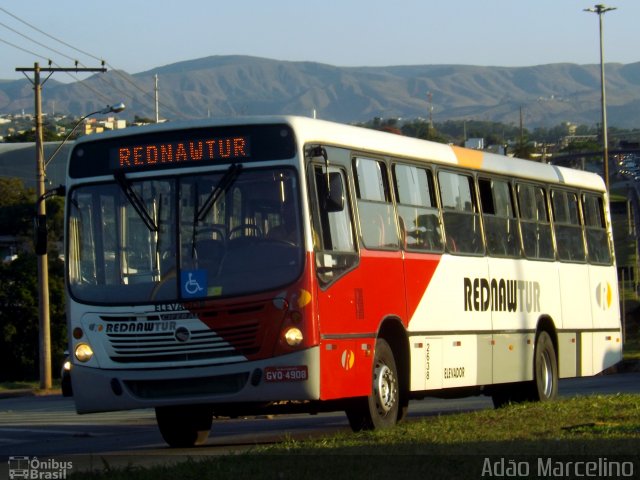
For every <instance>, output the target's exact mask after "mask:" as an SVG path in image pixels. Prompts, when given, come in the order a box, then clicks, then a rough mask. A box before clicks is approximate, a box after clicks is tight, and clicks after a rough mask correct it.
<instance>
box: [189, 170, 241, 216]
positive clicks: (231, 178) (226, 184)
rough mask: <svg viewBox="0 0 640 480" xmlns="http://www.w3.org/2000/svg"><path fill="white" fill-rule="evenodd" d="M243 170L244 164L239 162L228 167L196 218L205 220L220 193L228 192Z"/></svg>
mask: <svg viewBox="0 0 640 480" xmlns="http://www.w3.org/2000/svg"><path fill="white" fill-rule="evenodd" d="M241 172H242V165H239V164H237V163H234V164H232V165H231V166H230V167H229V168H228V169H227V171H226V172H225V174H224V175H223V176H222V178H221V179H220V180H219V181H218V183H217V184H216V186H215V187H214V189H213V190H211V193H210V194H209V196H208V197H207V199H206V200H205V201H204V203H203V204H202V207H200V209H199V210H198V214H197V216H196V220H197V221H198V222H201V221H203V220H204V217H206V216H207V213H209V210H211V207H213V205H214V204H215V203H216V201H217V200H218V198H220V195H222V194H223V193H227V191H228V190H229V189H230V188H231V186H232V185H233V184H234V183H235V181H236V180H237V179H238V177H239V176H240V173H241Z"/></svg>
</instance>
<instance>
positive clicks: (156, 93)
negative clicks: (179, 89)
mask: <svg viewBox="0 0 640 480" xmlns="http://www.w3.org/2000/svg"><path fill="white" fill-rule="evenodd" d="M154 92H155V97H156V123H160V101H159V100H158V74H157V73H156V85H155V89H154Z"/></svg>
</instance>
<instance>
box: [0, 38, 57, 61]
mask: <svg viewBox="0 0 640 480" xmlns="http://www.w3.org/2000/svg"><path fill="white" fill-rule="evenodd" d="M0 42H2V43H6V44H7V45H9V46H10V47H13V48H17V49H18V50H21V51H23V52H25V53H28V54H29V55H33V56H34V57H38V58H41V59H43V60H45V61H47V62H50V61H51V59H49V58H47V57H43V56H42V55H40V54H39V53H35V52H32V51H31V50H27V49H26V48H23V47H20V46H18V45H16V44H14V43H11V42H9V41H7V40H4V39H2V38H0Z"/></svg>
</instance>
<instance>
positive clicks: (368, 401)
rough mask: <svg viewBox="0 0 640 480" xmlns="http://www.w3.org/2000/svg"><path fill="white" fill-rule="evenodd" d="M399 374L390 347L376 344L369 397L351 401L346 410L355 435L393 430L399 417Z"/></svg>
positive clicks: (380, 343) (383, 343) (378, 342)
mask: <svg viewBox="0 0 640 480" xmlns="http://www.w3.org/2000/svg"><path fill="white" fill-rule="evenodd" d="M399 412H400V387H399V382H398V370H397V368H396V362H395V359H394V357H393V351H392V350H391V347H390V346H389V344H388V343H387V341H386V340H384V339H378V341H377V342H376V350H375V356H374V359H373V371H372V388H371V395H369V396H368V397H362V398H357V399H354V400H352V403H351V405H350V406H349V407H348V408H347V409H346V414H347V418H348V419H349V425H350V426H351V428H352V429H353V430H354V431H356V432H357V431H360V430H373V429H384V428H390V427H393V426H394V425H395V424H396V423H397V422H398V418H399V416H400V414H399Z"/></svg>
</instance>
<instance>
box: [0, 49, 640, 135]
mask: <svg viewBox="0 0 640 480" xmlns="http://www.w3.org/2000/svg"><path fill="white" fill-rule="evenodd" d="M55 75H62V74H61V73H56V74H55ZM55 75H54V76H53V77H52V78H50V79H49V80H48V81H47V83H46V84H45V85H44V88H43V111H44V112H45V113H49V114H51V113H71V114H73V115H76V116H80V115H83V114H86V113H88V112H92V111H94V110H99V109H101V108H103V107H104V106H105V105H106V104H114V103H118V102H120V101H123V102H124V103H125V104H126V105H127V110H125V112H123V113H122V114H120V115H121V116H123V117H125V118H129V119H132V118H133V117H134V116H139V117H150V118H155V109H154V78H155V75H158V79H159V80H158V84H159V90H158V91H159V102H160V107H159V111H160V116H161V117H162V118H167V119H180V118H202V117H206V116H212V117H214V116H215V117H219V116H237V115H252V114H260V115H262V114H295V115H305V116H311V115H313V113H314V112H315V114H316V115H317V116H318V117H319V118H324V119H327V120H335V121H340V122H346V123H351V122H361V121H367V120H370V119H372V118H374V117H383V118H390V117H404V118H416V117H422V118H429V116H430V115H431V116H432V118H433V120H434V122H436V123H437V122H444V121H447V120H464V119H466V120H488V121H497V122H503V123H506V124H516V125H517V124H518V122H519V118H520V109H522V113H523V119H524V123H525V126H526V127H528V128H532V127H538V126H541V127H552V126H555V125H558V124H560V123H564V122H571V123H576V124H585V125H595V124H597V123H599V122H600V118H601V117H600V115H601V113H600V112H601V110H600V66H599V65H576V64H569V63H562V64H549V65H538V66H531V67H485V66H469V65H416V66H389V67H338V66H332V65H327V64H321V63H314V62H291V61H279V60H272V59H266V58H256V57H249V56H211V57H206V58H200V59H196V60H189V61H184V62H179V63H174V64H171V65H166V66H162V67H158V68H154V69H152V70H148V71H145V72H140V73H136V74H129V73H126V72H124V71H113V70H112V71H108V72H107V73H102V74H95V75H93V76H92V77H90V78H88V79H86V80H83V81H82V82H73V83H60V82H58V81H56V80H55ZM606 80H607V83H606V85H607V92H606V93H607V114H608V124H609V126H615V127H620V128H635V127H640V62H638V63H632V64H616V63H611V64H607V65H606ZM22 111H24V112H26V113H30V112H32V111H33V86H32V84H31V83H30V82H29V81H28V80H27V79H20V80H0V114H10V113H21V112H22Z"/></svg>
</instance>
